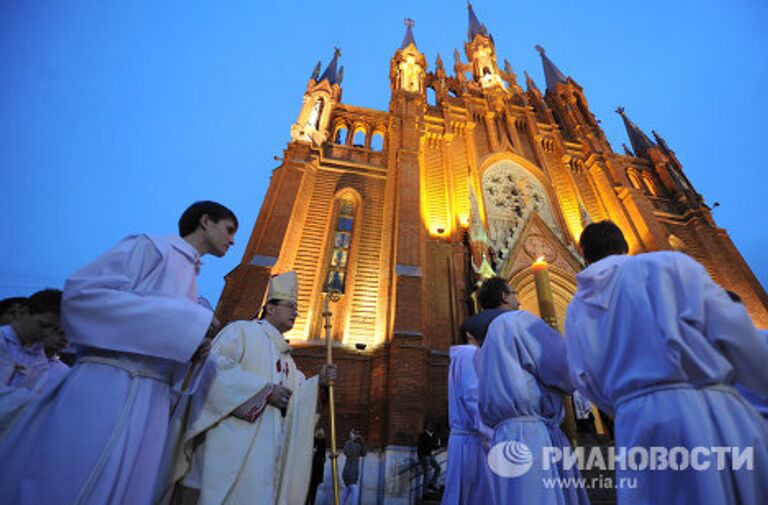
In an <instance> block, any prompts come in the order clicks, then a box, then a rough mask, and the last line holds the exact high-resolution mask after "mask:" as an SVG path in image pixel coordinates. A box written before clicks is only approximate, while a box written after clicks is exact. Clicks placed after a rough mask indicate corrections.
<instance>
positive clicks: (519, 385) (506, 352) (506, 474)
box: [475, 310, 589, 505]
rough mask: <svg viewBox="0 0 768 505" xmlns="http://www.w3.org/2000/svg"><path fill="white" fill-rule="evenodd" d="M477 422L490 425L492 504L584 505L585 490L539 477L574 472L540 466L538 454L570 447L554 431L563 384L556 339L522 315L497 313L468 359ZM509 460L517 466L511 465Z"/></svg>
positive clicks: (561, 347) (575, 474) (574, 473)
mask: <svg viewBox="0 0 768 505" xmlns="http://www.w3.org/2000/svg"><path fill="white" fill-rule="evenodd" d="M475 366H476V368H477V375H478V379H479V384H480V387H479V409H480V419H481V420H482V421H483V423H485V424H486V425H487V426H489V427H493V439H492V441H491V444H492V446H491V449H490V451H489V453H488V464H489V467H490V469H491V483H492V487H493V500H494V503H498V504H507V503H529V504H542V505H543V504H546V505H562V504H566V505H572V504H588V503H589V499H588V498H587V494H586V492H585V491H584V489H575V488H574V487H568V486H563V487H558V486H552V487H548V486H546V485H545V480H546V479H563V480H568V479H578V478H579V477H580V475H579V471H578V468H576V467H572V468H564V467H563V465H562V464H561V463H560V462H555V463H552V464H548V463H549V461H548V462H544V461H542V456H543V454H544V452H545V448H550V447H555V448H559V449H562V448H564V447H570V443H569V442H568V439H567V438H566V436H565V435H564V434H563V432H562V431H561V430H560V423H562V421H563V419H564V417H565V409H564V407H563V394H567V393H570V392H571V391H572V390H573V387H572V386H571V382H570V380H569V378H568V365H567V363H566V359H565V342H564V341H563V338H562V337H561V336H560V335H559V334H558V333H557V332H556V331H554V330H553V329H552V328H550V327H549V326H548V325H547V324H546V323H545V322H544V321H542V320H541V319H539V318H538V317H536V316H534V315H533V314H531V313H529V312H525V311H522V310H516V311H504V312H502V313H500V314H499V315H498V316H497V317H496V318H495V319H494V320H493V322H492V323H490V326H489V327H488V333H487V336H486V338H485V342H483V345H482V346H481V347H480V350H479V351H478V352H477V357H476V359H475ZM510 454H513V455H516V458H517V459H516V461H517V462H518V463H530V467H528V468H527V470H526V471H525V472H519V470H521V469H523V470H525V469H526V465H525V464H523V465H519V466H515V465H511V463H513V461H511V460H510Z"/></svg>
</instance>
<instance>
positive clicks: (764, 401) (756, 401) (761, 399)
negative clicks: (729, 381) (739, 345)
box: [734, 330, 768, 420]
mask: <svg viewBox="0 0 768 505" xmlns="http://www.w3.org/2000/svg"><path fill="white" fill-rule="evenodd" d="M757 331H758V333H759V334H760V336H761V337H762V339H763V343H765V347H766V349H768V330H757ZM734 387H735V388H736V391H738V392H739V393H740V394H741V396H743V397H744V398H745V399H746V400H747V401H748V402H749V403H750V404H751V405H752V406H753V407H754V408H755V410H757V411H758V412H759V413H760V415H761V416H763V418H764V419H766V420H768V394H762V395H761V394H759V393H755V392H754V391H753V390H751V389H749V388H747V387H744V386H742V385H741V384H738V383H737V384H734Z"/></svg>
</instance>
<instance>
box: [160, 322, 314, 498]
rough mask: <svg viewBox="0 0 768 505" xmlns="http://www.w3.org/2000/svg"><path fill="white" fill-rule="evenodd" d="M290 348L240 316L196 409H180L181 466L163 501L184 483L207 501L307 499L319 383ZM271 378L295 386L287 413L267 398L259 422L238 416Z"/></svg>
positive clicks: (218, 345) (217, 347)
mask: <svg viewBox="0 0 768 505" xmlns="http://www.w3.org/2000/svg"><path fill="white" fill-rule="evenodd" d="M289 350H290V348H289V347H288V345H287V344H286V343H285V339H284V337H283V335H282V334H281V333H280V332H279V331H278V330H277V329H275V327H274V326H272V325H271V324H270V323H268V322H267V321H237V322H234V323H231V324H229V325H227V326H226V327H225V328H224V329H223V330H222V331H221V333H219V335H218V336H217V337H216V340H215V342H214V347H213V350H212V352H211V357H210V359H209V362H208V366H207V367H206V371H205V377H204V378H203V379H202V381H201V385H200V387H199V388H198V391H197V393H196V395H195V396H194V397H193V398H192V401H191V402H190V405H189V411H188V412H185V413H180V414H179V415H181V416H183V417H184V418H185V420H184V423H185V425H186V426H185V429H184V430H183V436H182V439H181V444H180V445H178V446H176V447H175V448H171V447H169V449H168V450H169V451H173V452H174V458H175V465H174V467H173V470H172V477H171V478H170V479H169V480H168V481H167V482H166V483H165V485H164V486H163V489H162V491H161V493H160V500H159V501H160V502H164V503H167V502H168V501H169V500H170V497H171V493H172V492H173V487H174V485H176V484H177V483H179V482H181V483H182V484H183V485H186V486H187V487H198V488H199V489H200V491H201V493H200V499H199V502H198V503H199V504H200V505H219V504H232V505H238V504H255V505H258V504H270V505H271V504H275V503H279V504H303V503H304V500H305V499H306V493H307V490H308V487H309V477H310V474H311V467H312V447H313V433H314V431H313V430H314V421H315V411H316V409H317V391H318V388H317V384H318V381H317V378H316V377H313V378H312V379H310V380H306V379H305V378H304V375H303V374H302V373H301V372H300V371H299V370H298V369H297V368H296V364H295V363H294V361H293V358H292V357H291V355H290V354H289ZM270 383H271V384H280V385H283V386H285V387H287V388H289V389H291V390H292V391H293V395H292V396H291V401H290V404H289V407H288V412H287V415H286V417H285V418H283V417H282V415H281V413H280V411H279V410H278V409H277V408H275V407H273V406H271V405H266V404H263V403H262V405H263V410H262V411H261V414H260V415H259V417H258V418H257V419H256V420H255V422H253V423H250V422H248V421H245V420H243V419H240V418H237V417H235V416H233V415H231V414H232V412H233V411H234V410H235V409H237V408H238V407H239V406H240V405H242V404H243V403H245V402H246V401H248V400H249V399H251V397H253V396H254V395H255V394H257V393H259V392H262V391H264V388H265V386H267V385H268V384H270ZM265 400H266V398H262V401H265ZM201 436H203V437H204V441H203V442H202V443H200V442H199V440H200V437H201ZM196 439H197V440H196ZM169 442H173V441H170V440H169ZM198 444H199V445H198ZM169 445H172V444H169ZM198 471H199V475H193V474H196V473H198ZM190 472H192V473H190Z"/></svg>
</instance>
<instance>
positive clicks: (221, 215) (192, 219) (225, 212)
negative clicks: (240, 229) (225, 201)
mask: <svg viewBox="0 0 768 505" xmlns="http://www.w3.org/2000/svg"><path fill="white" fill-rule="evenodd" d="M205 214H208V217H210V218H211V219H212V220H213V222H214V223H218V222H219V221H221V220H222V219H231V220H232V222H233V223H235V226H238V224H237V217H236V216H235V213H234V212H232V211H231V210H229V209H228V208H226V207H225V206H223V205H222V204H220V203H216V202H212V201H210V200H204V201H201V202H195V203H193V204H192V205H190V206H189V208H187V210H185V211H184V213H183V214H182V215H181V217H180V218H179V235H181V236H182V237H186V236H187V235H189V234H191V233H194V231H195V230H197V227H198V226H199V225H200V218H201V217H203V216H204V215H205Z"/></svg>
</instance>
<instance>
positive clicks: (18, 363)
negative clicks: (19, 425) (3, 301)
mask: <svg viewBox="0 0 768 505" xmlns="http://www.w3.org/2000/svg"><path fill="white" fill-rule="evenodd" d="M14 300H15V302H14V305H15V308H14V310H13V311H9V313H8V314H4V318H5V320H6V321H7V322H8V323H9V324H7V325H4V326H0V437H2V436H3V434H4V433H5V432H6V431H8V429H10V427H11V425H12V424H13V423H14V421H15V420H16V419H17V418H18V416H19V415H20V414H21V413H22V411H23V410H24V408H26V406H27V405H29V404H30V403H31V402H32V401H33V400H34V399H36V398H37V397H38V396H40V395H41V394H43V393H44V392H46V391H47V389H48V387H47V386H48V385H49V384H50V383H52V381H49V379H52V376H51V375H52V372H51V364H50V362H49V360H48V356H46V353H45V342H46V341H47V340H48V339H50V338H51V335H53V334H54V333H55V332H57V331H60V328H59V315H60V312H61V291H59V290H58V289H46V290H43V291H38V292H37V293H35V294H33V295H32V296H30V297H29V298H16V299H14ZM53 375H55V372H54V373H53Z"/></svg>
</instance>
